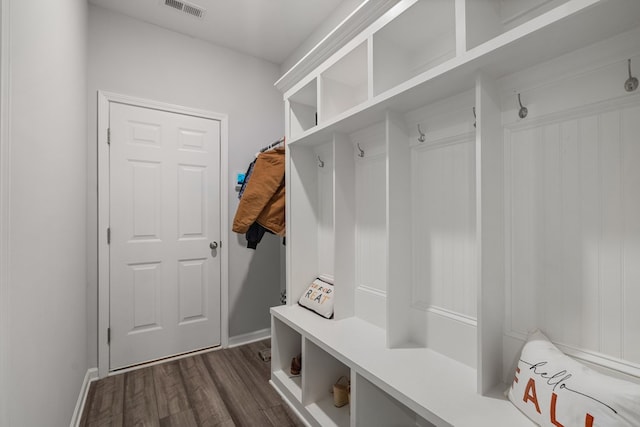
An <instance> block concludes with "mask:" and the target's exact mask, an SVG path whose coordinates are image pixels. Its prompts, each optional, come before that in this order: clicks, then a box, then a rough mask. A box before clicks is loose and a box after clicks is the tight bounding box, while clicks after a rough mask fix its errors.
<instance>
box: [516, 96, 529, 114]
mask: <svg viewBox="0 0 640 427" xmlns="http://www.w3.org/2000/svg"><path fill="white" fill-rule="evenodd" d="M518 104H520V111H518V117H520V118H521V119H524V118H525V117H527V114H529V110H527V107H524V106H522V101H521V100H520V94H518Z"/></svg>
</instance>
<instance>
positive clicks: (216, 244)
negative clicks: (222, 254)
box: [209, 242, 218, 250]
mask: <svg viewBox="0 0 640 427" xmlns="http://www.w3.org/2000/svg"><path fill="white" fill-rule="evenodd" d="M209 247H210V248H211V249H212V250H213V249H218V242H211V243H209Z"/></svg>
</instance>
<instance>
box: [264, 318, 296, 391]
mask: <svg viewBox="0 0 640 427" xmlns="http://www.w3.org/2000/svg"><path fill="white" fill-rule="evenodd" d="M301 353H302V336H301V335H300V334H299V333H298V332H296V331H295V330H293V329H292V328H290V327H289V326H287V325H286V324H284V323H283V322H281V321H280V320H278V319H275V318H272V320H271V380H272V381H274V382H277V384H278V385H279V386H280V387H281V390H283V391H285V392H286V393H288V395H290V396H292V397H293V398H294V399H295V400H296V401H298V402H300V401H302V376H301V375H293V374H292V373H291V360H292V359H293V358H294V357H296V356H298V355H299V354H301Z"/></svg>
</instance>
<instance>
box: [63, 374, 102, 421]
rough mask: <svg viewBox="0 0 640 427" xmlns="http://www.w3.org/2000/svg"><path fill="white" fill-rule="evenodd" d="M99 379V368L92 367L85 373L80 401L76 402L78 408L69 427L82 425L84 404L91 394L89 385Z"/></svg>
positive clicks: (79, 396)
mask: <svg viewBox="0 0 640 427" xmlns="http://www.w3.org/2000/svg"><path fill="white" fill-rule="evenodd" d="M97 379H98V368H90V369H87V373H86V374H85V375H84V381H82V387H81V388H80V393H79V394H78V401H77V402H76V408H75V409H74V411H73V416H72V417H71V422H70V423H69V427H78V426H79V425H80V420H82V412H83V411H84V406H85V404H86V403H87V396H88V395H89V387H90V386H91V383H92V382H93V381H96V380H97Z"/></svg>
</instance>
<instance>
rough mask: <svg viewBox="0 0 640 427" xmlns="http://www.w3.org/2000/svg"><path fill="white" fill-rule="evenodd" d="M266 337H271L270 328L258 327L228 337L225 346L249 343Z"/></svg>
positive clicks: (231, 346)
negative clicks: (255, 329)
mask: <svg viewBox="0 0 640 427" xmlns="http://www.w3.org/2000/svg"><path fill="white" fill-rule="evenodd" d="M266 338H271V328H266V329H260V330H259V331H254V332H249V333H248V334H242V335H236V336H234V337H229V344H228V345H227V348H233V347H238V346H241V345H245V344H250V343H252V342H256V341H260V340H264V339H266Z"/></svg>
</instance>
